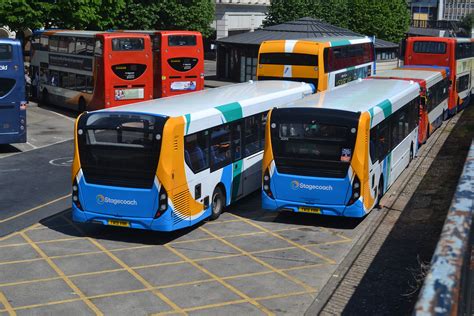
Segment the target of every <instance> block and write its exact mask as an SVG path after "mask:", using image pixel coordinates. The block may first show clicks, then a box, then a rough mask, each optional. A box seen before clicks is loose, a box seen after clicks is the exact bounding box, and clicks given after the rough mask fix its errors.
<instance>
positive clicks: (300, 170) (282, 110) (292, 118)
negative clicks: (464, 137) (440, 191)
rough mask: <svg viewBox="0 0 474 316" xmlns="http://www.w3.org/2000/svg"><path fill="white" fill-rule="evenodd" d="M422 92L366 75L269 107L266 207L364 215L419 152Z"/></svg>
mask: <svg viewBox="0 0 474 316" xmlns="http://www.w3.org/2000/svg"><path fill="white" fill-rule="evenodd" d="M419 90H420V86H419V84H418V83H416V82H410V81H406V80H383V79H366V80H361V81H359V82H355V83H353V84H350V85H346V86H344V87H341V88H339V89H336V90H333V91H326V92H321V93H318V94H316V95H313V96H309V97H306V98H305V99H303V100H301V101H297V102H293V103H290V104H288V105H287V106H284V107H279V108H275V109H273V110H272V111H270V112H269V115H268V123H267V126H266V137H265V140H266V142H265V152H264V157H263V167H262V168H263V179H262V181H263V184H262V203H263V208H265V209H267V210H272V211H276V210H283V211H292V212H304V213H314V214H324V215H334V216H345V217H363V216H365V215H366V214H367V213H368V212H369V211H370V210H371V209H372V208H374V207H375V206H376V205H377V203H378V201H379V200H380V198H381V196H382V195H383V194H384V193H385V192H386V191H387V189H388V188H389V187H390V186H391V185H392V184H393V182H394V181H395V180H396V179H397V178H398V176H399V175H400V174H401V173H402V171H403V170H404V169H405V168H406V167H407V166H408V164H409V163H410V161H411V160H412V159H413V157H414V156H415V154H416V153H417V149H418V146H417V143H418V142H417V139H418V126H417V124H418V116H419V115H418V113H419V103H420V94H419Z"/></svg>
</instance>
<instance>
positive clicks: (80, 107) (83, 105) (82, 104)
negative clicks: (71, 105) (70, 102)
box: [77, 98, 86, 113]
mask: <svg viewBox="0 0 474 316" xmlns="http://www.w3.org/2000/svg"><path fill="white" fill-rule="evenodd" d="M77 109H78V110H79V112H80V113H82V112H84V111H85V110H86V100H84V98H79V103H78V105H77Z"/></svg>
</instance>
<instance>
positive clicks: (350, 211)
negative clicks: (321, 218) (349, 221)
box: [262, 192, 367, 218]
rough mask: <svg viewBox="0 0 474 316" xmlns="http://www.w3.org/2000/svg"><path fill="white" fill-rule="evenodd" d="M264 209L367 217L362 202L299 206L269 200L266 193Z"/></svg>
mask: <svg viewBox="0 0 474 316" xmlns="http://www.w3.org/2000/svg"><path fill="white" fill-rule="evenodd" d="M302 207H303V208H309V209H311V210H312V211H309V212H308V211H307V212H305V211H302V210H301V208H302ZM262 208H264V209H265V210H267V211H288V212H295V213H313V212H314V213H313V214H321V215H329V216H343V217H355V218H361V217H364V216H365V215H367V212H366V211H365V209H364V205H363V203H362V201H361V200H357V201H356V202H355V203H354V204H352V205H350V206H347V205H325V204H307V203H305V204H299V203H297V202H294V201H285V200H279V199H272V198H269V197H268V196H267V195H266V194H265V192H262Z"/></svg>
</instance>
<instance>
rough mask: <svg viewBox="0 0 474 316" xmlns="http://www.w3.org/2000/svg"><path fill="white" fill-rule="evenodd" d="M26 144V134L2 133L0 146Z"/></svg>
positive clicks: (0, 134)
mask: <svg viewBox="0 0 474 316" xmlns="http://www.w3.org/2000/svg"><path fill="white" fill-rule="evenodd" d="M18 143H26V132H22V133H5V134H2V133H0V144H18Z"/></svg>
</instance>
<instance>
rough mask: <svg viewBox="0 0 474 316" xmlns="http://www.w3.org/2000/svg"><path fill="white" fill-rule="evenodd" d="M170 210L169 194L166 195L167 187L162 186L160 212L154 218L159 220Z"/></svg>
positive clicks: (159, 200)
mask: <svg viewBox="0 0 474 316" xmlns="http://www.w3.org/2000/svg"><path fill="white" fill-rule="evenodd" d="M167 209H168V193H166V189H165V187H164V186H163V185H162V186H161V189H160V194H159V195H158V210H157V211H156V213H155V217H154V218H158V217H160V216H161V215H163V213H164V212H166V210H167Z"/></svg>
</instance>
